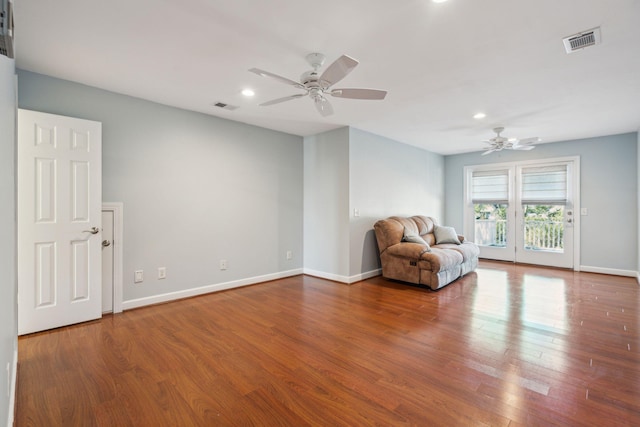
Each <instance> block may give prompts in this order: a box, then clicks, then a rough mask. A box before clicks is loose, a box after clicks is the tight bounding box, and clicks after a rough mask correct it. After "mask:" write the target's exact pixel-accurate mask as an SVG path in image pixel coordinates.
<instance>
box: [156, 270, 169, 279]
mask: <svg viewBox="0 0 640 427" xmlns="http://www.w3.org/2000/svg"><path fill="white" fill-rule="evenodd" d="M166 278H167V267H158V279H166Z"/></svg>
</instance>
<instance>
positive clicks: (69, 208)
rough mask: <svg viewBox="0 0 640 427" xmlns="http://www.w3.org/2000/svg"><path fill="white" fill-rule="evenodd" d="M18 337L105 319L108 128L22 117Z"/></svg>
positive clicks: (32, 114) (90, 123) (47, 117)
mask: <svg viewBox="0 0 640 427" xmlns="http://www.w3.org/2000/svg"><path fill="white" fill-rule="evenodd" d="M17 152H18V168H17V169H18V333H19V334H20V335H23V334H28V333H32V332H37V331H42V330H46V329H52V328H57V327H60V326H65V325H70V324H74V323H79V322H84V321H87V320H93V319H97V318H99V317H101V315H102V306H101V300H102V293H101V280H102V270H101V268H102V266H101V262H102V259H101V251H100V248H101V239H100V237H101V233H100V228H101V221H102V218H101V215H102V213H101V203H102V182H101V176H102V125H101V123H99V122H93V121H88V120H81V119H75V118H71V117H64V116H57V115H53V114H45V113H39V112H35V111H29V110H19V111H18V149H17Z"/></svg>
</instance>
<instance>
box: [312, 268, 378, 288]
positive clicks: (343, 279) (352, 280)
mask: <svg viewBox="0 0 640 427" xmlns="http://www.w3.org/2000/svg"><path fill="white" fill-rule="evenodd" d="M303 273H304V274H307V275H309V276H314V277H320V278H321V279H327V280H333V281H334V282H340V283H346V284H347V285H350V284H352V283H355V282H360V281H361V280H365V279H369V278H371V277H375V276H379V275H381V274H382V269H381V268H378V269H375V270H371V271H366V272H364V273H360V274H356V275H355V276H341V275H338V274H333V273H326V272H324V271H317V270H311V269H310V268H305V269H304V270H303Z"/></svg>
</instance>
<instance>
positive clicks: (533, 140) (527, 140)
mask: <svg viewBox="0 0 640 427" xmlns="http://www.w3.org/2000/svg"><path fill="white" fill-rule="evenodd" d="M536 142H540V138H538V137H537V136H534V137H532V138H523V139H521V140H520V141H517V142H516V143H515V144H514V145H529V144H534V143H536Z"/></svg>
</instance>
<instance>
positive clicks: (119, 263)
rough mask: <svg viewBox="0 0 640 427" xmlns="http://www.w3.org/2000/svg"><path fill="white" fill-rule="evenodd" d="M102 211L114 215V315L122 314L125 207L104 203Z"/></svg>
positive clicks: (118, 204) (114, 203)
mask: <svg viewBox="0 0 640 427" xmlns="http://www.w3.org/2000/svg"><path fill="white" fill-rule="evenodd" d="M102 211H108V212H111V213H112V214H113V242H111V244H112V245H113V313H114V314H115V313H122V299H123V283H124V282H123V260H124V258H123V255H122V248H123V246H122V237H123V228H124V227H123V225H124V223H123V221H124V205H123V203H122V202H102Z"/></svg>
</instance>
